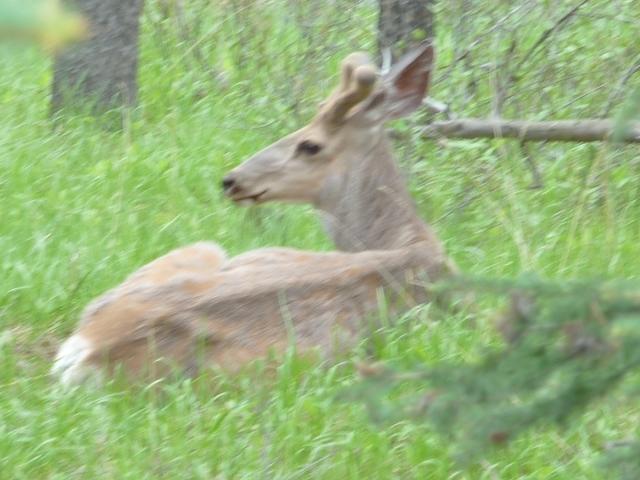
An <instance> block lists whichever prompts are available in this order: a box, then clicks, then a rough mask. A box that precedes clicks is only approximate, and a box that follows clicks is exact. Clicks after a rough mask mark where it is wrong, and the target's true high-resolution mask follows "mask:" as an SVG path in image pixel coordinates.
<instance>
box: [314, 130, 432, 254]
mask: <svg viewBox="0 0 640 480" xmlns="http://www.w3.org/2000/svg"><path fill="white" fill-rule="evenodd" d="M343 155H345V156H346V157H345V160H346V161H345V162H341V164H342V165H345V167H344V168H343V169H342V170H340V171H338V172H336V174H335V175H334V176H333V177H332V178H330V180H329V181H328V182H327V185H326V186H325V188H324V189H323V191H322V193H321V195H320V196H319V198H318V200H317V202H316V205H315V206H316V208H318V209H319V210H320V212H321V217H322V219H323V222H324V225H325V228H326V230H327V232H328V234H329V236H330V237H331V238H332V240H333V242H334V244H335V245H336V247H337V248H338V249H340V250H343V251H349V252H357V251H363V250H391V249H399V248H404V247H409V246H412V245H415V244H418V243H421V242H425V241H426V242H428V243H430V247H431V248H434V249H436V250H437V251H438V252H440V251H442V247H441V246H440V242H439V241H438V239H437V238H436V236H435V234H434V233H433V232H432V230H431V228H430V227H429V226H428V225H427V224H425V223H424V222H423V221H422V220H421V219H420V218H419V217H418V215H417V212H416V207H415V205H414V203H413V200H412V199H411V196H410V195H409V192H408V190H407V186H406V183H405V180H404V178H403V176H402V174H401V173H400V171H399V169H398V167H397V165H396V162H395V160H394V158H393V154H392V152H391V146H390V144H389V140H388V139H387V138H386V135H384V134H380V135H379V136H377V137H376V140H375V142H373V143H369V144H368V145H361V146H360V148H356V147H354V148H353V149H352V150H351V151H346V152H344V153H343Z"/></svg>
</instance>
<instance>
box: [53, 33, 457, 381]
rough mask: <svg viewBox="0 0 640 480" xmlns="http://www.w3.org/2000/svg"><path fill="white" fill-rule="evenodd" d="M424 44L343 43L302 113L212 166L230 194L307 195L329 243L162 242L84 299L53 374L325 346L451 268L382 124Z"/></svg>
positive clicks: (418, 69)
mask: <svg viewBox="0 0 640 480" xmlns="http://www.w3.org/2000/svg"><path fill="white" fill-rule="evenodd" d="M433 57H434V49H433V46H432V45H431V44H427V43H425V44H423V45H421V46H420V47H419V48H418V49H416V50H414V51H413V52H411V53H409V54H408V55H406V56H405V57H404V58H402V59H401V60H400V61H399V62H398V63H397V64H396V65H394V66H393V67H391V68H390V69H389V71H388V72H387V73H386V74H384V75H381V74H380V73H379V72H378V69H377V68H376V66H375V65H374V64H373V63H372V61H371V60H370V58H369V56H368V55H367V54H366V53H363V52H356V53H352V54H350V55H348V56H347V57H346V58H345V59H344V61H343V62H342V65H341V72H340V81H339V85H338V86H337V87H336V88H335V90H334V91H333V92H332V93H331V95H330V96H329V97H328V98H327V100H326V101H325V102H323V103H322V104H321V105H320V108H319V110H318V111H317V114H316V115H315V116H314V117H313V119H312V120H311V122H310V123H309V124H308V125H306V126H304V127H302V128H301V129H299V130H297V131H295V132H293V133H291V134H289V135H287V136H285V137H284V138H282V139H280V140H278V141H276V142H275V143H273V144H272V145H270V146H268V147H266V148H264V149H263V150H261V151H259V152H258V153H256V154H255V155H253V156H252V157H251V158H249V159H247V160H246V161H245V162H244V163H242V164H240V165H239V166H238V167H236V168H235V169H233V170H231V171H230V172H228V174H227V175H225V176H224V178H223V179H222V182H221V183H222V185H221V186H222V189H223V193H224V195H225V196H226V197H228V198H229V199H230V200H232V201H233V202H235V203H236V204H238V205H257V204H263V203H267V202H290V203H307V204H311V205H313V206H314V207H315V209H316V210H317V211H318V212H319V213H320V216H321V218H322V221H323V223H324V226H325V228H326V230H327V233H328V235H329V236H330V237H331V239H332V240H333V243H334V244H335V246H336V248H337V250H336V251H329V252H311V251H303V250H297V249H292V248H286V247H277V248H261V249H256V250H252V251H249V252H246V253H243V254H240V255H237V256H235V257H231V258H229V257H228V256H227V255H226V253H225V251H224V250H223V249H222V248H221V247H220V246H218V245H217V244H215V243H213V242H200V243H196V244H193V245H189V246H186V247H183V248H178V249H176V250H174V251H172V252H169V253H168V254H166V255H164V256H161V257H159V258H158V259H156V260H154V261H152V262H151V263H149V264H147V265H145V266H143V267H141V268H140V269H139V270H137V271H136V272H134V273H133V274H131V275H130V276H129V277H128V278H127V279H125V280H124V282H123V283H121V284H120V285H118V286H116V287H115V288H113V289H112V290H110V291H108V292H106V293H105V294H103V295H102V296H100V297H98V298H97V299H95V300H94V301H92V302H91V303H90V304H89V305H88V306H87V307H86V308H85V310H84V311H83V313H82V315H81V319H80V321H79V324H78V326H77V328H76V330H75V331H74V332H73V333H72V335H71V336H70V337H69V338H68V339H67V340H66V341H64V342H63V344H62V345H61V346H60V348H59V351H58V353H57V356H56V358H55V360H54V365H53V367H52V373H53V374H54V375H55V376H56V378H57V379H58V380H59V381H60V382H61V383H62V384H64V385H77V384H80V383H85V382H86V381H88V380H89V379H97V380H98V381H99V382H102V381H104V380H105V379H108V378H111V377H113V376H114V375H115V374H116V372H121V373H123V374H124V375H125V376H126V378H131V379H145V380H156V379H162V378H165V377H166V376H168V375H171V374H173V373H176V372H177V373H179V374H181V375H195V374H197V373H198V372H200V371H201V369H202V368H205V367H208V366H217V367H219V368H222V369H224V370H228V371H237V370H238V369H239V368H241V367H242V366H244V365H247V364H248V363H250V362H251V361H253V360H255V359H258V358H266V357H267V356H268V355H269V354H270V352H275V353H283V352H285V351H286V349H287V348H290V347H291V346H292V345H293V346H294V347H295V349H296V352H300V353H305V352H311V353H313V352H316V353H318V354H319V355H320V356H321V357H322V358H333V357H334V356H335V355H336V354H338V353H339V352H344V351H348V350H349V349H350V348H353V346H354V345H355V344H356V343H357V342H358V341H359V340H361V339H362V337H363V336H364V335H366V333H367V332H368V331H369V330H368V329H369V328H370V327H371V321H372V320H371V319H372V318H375V317H376V313H377V312H378V311H379V308H380V299H381V294H383V295H385V298H386V299H388V300H387V302H388V307H387V308H388V309H389V312H390V313H389V315H396V314H399V313H401V312H403V311H406V310H407V309H410V308H412V307H413V306H415V305H416V304H420V303H425V302H429V301H431V300H432V297H433V295H432V293H431V292H430V289H429V288H428V285H431V284H432V283H433V282H436V281H438V280H440V279H443V278H447V277H448V276H451V275H456V273H457V268H456V266H455V264H454V263H453V261H452V260H451V259H450V258H449V257H448V256H447V254H446V252H445V249H444V246H443V244H442V242H441V241H440V240H439V238H438V237H437V235H436V234H435V232H434V230H433V228H432V227H431V226H429V225H428V224H427V223H426V222H424V221H423V220H422V219H420V217H419V216H418V213H417V209H416V206H415V205H414V203H413V201H412V199H411V196H410V194H409V191H408V188H407V185H406V181H405V179H404V178H403V175H402V173H401V171H400V168H399V166H398V165H397V164H396V161H395V159H394V155H393V153H392V148H391V142H390V140H389V138H387V133H386V127H385V124H386V122H387V121H389V120H392V119H396V118H401V117H404V116H407V115H409V114H411V113H412V112H413V111H415V110H416V109H417V108H418V107H419V106H420V105H421V103H422V101H423V97H424V96H425V94H426V92H427V89H428V87H429V84H430V79H431V71H432V68H433ZM391 312H392V313H391Z"/></svg>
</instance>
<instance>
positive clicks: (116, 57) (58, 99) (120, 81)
mask: <svg viewBox="0 0 640 480" xmlns="http://www.w3.org/2000/svg"><path fill="white" fill-rule="evenodd" d="M143 2H144V0H75V1H74V2H73V4H72V6H73V7H74V8H75V9H76V10H77V11H79V12H80V13H81V14H82V15H84V17H85V18H86V20H87V21H88V23H89V38H88V39H87V40H85V41H83V42H81V43H77V44H75V45H72V46H70V47H69V48H68V49H66V50H64V51H63V52H61V53H60V54H59V55H57V56H56V59H55V65H54V75H53V88H52V97H51V111H52V113H55V112H57V111H58V110H60V109H61V108H62V107H64V106H79V105H83V104H88V105H90V106H92V107H93V108H94V111H96V112H102V111H106V110H109V109H111V108H116V107H121V106H128V105H134V104H135V103H136V99H137V94H138V84H137V71H138V27H139V23H140V22H139V20H140V14H141V12H142V6H143Z"/></svg>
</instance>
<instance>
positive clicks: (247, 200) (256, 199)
mask: <svg viewBox="0 0 640 480" xmlns="http://www.w3.org/2000/svg"><path fill="white" fill-rule="evenodd" d="M267 191H268V190H267V189H265V190H263V191H261V192H260V193H256V194H254V195H245V196H243V197H233V198H232V199H231V200H233V201H234V202H236V203H239V204H241V205H252V204H255V203H260V201H261V200H262V197H264V194H265V193H267Z"/></svg>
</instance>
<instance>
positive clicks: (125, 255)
mask: <svg viewBox="0 0 640 480" xmlns="http://www.w3.org/2000/svg"><path fill="white" fill-rule="evenodd" d="M636 3H637V2H635V1H634V0H626V1H625V0H611V1H610V0H607V1H604V0H593V1H590V2H587V3H585V4H584V5H583V6H582V7H581V8H580V9H579V10H578V11H576V12H575V14H573V15H571V16H570V18H568V19H567V20H566V21H563V22H560V20H561V19H562V18H563V17H564V16H566V14H567V13H568V12H569V11H570V10H572V9H573V8H574V7H575V5H576V2H572V1H566V0H560V1H556V2H544V1H541V2H529V1H525V0H521V1H520V0H519V1H515V2H503V1H498V0H493V1H487V2H475V1H472V0H458V1H452V2H439V3H438V4H437V6H436V34H437V38H436V43H437V48H438V70H437V75H436V78H435V82H434V86H433V91H432V94H433V96H434V97H435V98H437V99H439V100H441V101H446V102H448V103H449V104H450V106H451V109H452V111H453V112H455V113H456V114H458V115H461V116H462V115H465V116H472V115H474V116H487V115H491V114H492V113H494V114H495V113H500V114H501V115H503V116H505V117H523V118H530V119H552V118H587V117H598V116H609V115H611V114H615V113H618V111H619V108H620V107H619V106H620V103H621V101H622V100H623V98H624V97H625V95H627V93H626V92H630V91H632V89H633V88H637V87H638V85H639V81H640V79H639V78H638V76H637V75H634V74H633V73H629V72H633V71H634V65H637V64H638V61H639V60H640V50H639V48H640V47H639V45H638V42H637V28H636V25H637V24H638V22H640V11H639V9H638V7H637V4H636ZM559 22H560V23H559ZM375 25H376V5H375V2H372V1H364V0H363V1H359V2H353V1H345V0H333V1H327V2H322V8H319V7H318V3H317V2H311V1H293V0H290V1H286V0H224V1H218V2H209V1H205V0H194V1H192V2H181V1H178V0H175V1H169V0H164V1H161V0H154V1H148V2H147V5H146V11H145V14H144V18H143V25H142V37H141V59H140V87H141V89H140V106H139V108H138V109H136V110H135V111H131V112H126V111H125V112H121V123H122V129H121V130H118V131H105V130H104V129H103V128H101V126H100V125H99V124H98V122H97V121H96V120H94V119H92V118H91V117H83V116H76V117H73V118H70V119H68V120H66V121H65V122H64V123H62V124H59V125H57V127H56V128H53V126H52V124H51V123H50V121H49V120H48V118H47V113H48V110H47V109H48V95H49V84H50V80H51V73H50V59H49V58H47V57H46V56H44V54H43V53H42V52H41V51H39V50H37V49H35V48H34V49H27V50H25V49H24V47H18V46H16V45H2V46H0V50H2V53H1V55H2V58H3V62H2V63H0V124H1V125H2V128H0V199H1V201H0V218H1V219H2V221H1V222H0V249H1V250H2V252H3V256H2V259H0V361H1V362H2V365H1V366H2V368H0V387H1V388H0V472H2V475H3V476H7V477H8V478H74V477H78V478H85V477H93V476H97V475H100V476H103V477H116V478H129V477H131V478H144V477H154V478H155V477H160V478H161V477H163V476H166V477H176V476H184V475H185V472H189V473H190V474H191V476H192V477H195V478H212V477H216V476H217V477H219V478H236V477H256V476H264V477H268V478H307V477H316V478H371V477H378V478H379V477H383V478H386V477H389V478H390V477H398V476H399V477H403V478H425V477H432V478H536V479H539V478H601V475H602V471H601V470H598V469H597V468H596V465H595V459H596V458H598V454H599V453H600V452H601V451H602V450H603V449H604V448H605V446H606V445H607V444H608V443H609V442H615V441H618V440H619V439H625V438H629V437H633V436H637V434H638V425H639V424H640V413H639V409H638V406H639V405H638V401H637V398H633V397H630V396H628V395H623V394H622V393H620V394H617V395H615V396H614V397H612V398H609V399H606V400H601V401H599V402H596V403H595V405H594V406H592V407H591V408H590V409H588V410H587V411H586V412H585V413H583V414H582V415H581V416H580V417H579V418H578V420H579V421H578V422H575V423H572V424H570V425H568V426H567V427H566V428H563V429H559V428H558V427H556V426H551V425H539V426H537V427H536V428H534V429H533V430H532V431H529V432H526V433H524V434H523V435H522V436H521V437H519V438H518V439H516V440H515V441H514V442H513V443H512V444H510V445H509V446H508V447H507V448H506V449H504V450H501V451H496V452H493V451H490V452H487V453H484V454H483V455H482V457H481V458H480V459H479V460H476V461H474V462H471V463H470V464H468V465H464V466H462V465H461V464H459V463H455V462H454V461H453V460H452V457H451V455H450V454H451V453H452V449H453V448H454V447H452V445H451V444H450V442H449V441H448V439H447V438H446V437H444V436H442V435H440V434H439V433H438V432H437V431H436V430H435V429H434V428H433V427H431V426H429V425H426V424H424V425H423V424H416V423H413V422H410V421H406V420H398V421H397V422H393V423H391V424H387V425H383V426H377V425H371V424H370V422H369V417H368V415H367V412H366V409H364V408H363V407H362V406H361V405H359V404H352V403H346V402H342V403H341V402H338V403H336V402H335V399H336V397H337V396H338V395H339V393H341V392H343V391H344V389H345V387H348V386H350V385H353V384H354V383H355V382H357V375H356V374H355V372H354V370H355V369H354V367H353V363H354V362H358V361H360V360H361V359H364V358H369V357H368V356H369V355H370V354H373V355H374V357H375V358H377V359H382V360H385V361H387V362H390V363H392V364H393V365H394V366H395V367H396V368H398V369H408V368H412V367H413V366H414V365H415V364H416V363H421V364H423V365H427V366H428V365H432V364H434V363H436V362H441V361H443V360H446V361H456V360H460V361H463V360H473V359H477V358H479V356H480V355H481V353H482V352H484V351H485V350H484V349H485V348H486V345H497V344H498V340H497V336H496V334H495V333H494V330H493V328H492V324H493V321H494V314H493V313H492V312H493V311H494V309H495V306H496V301H495V300H492V299H485V300H483V301H482V302H481V305H480V306H479V308H478V310H479V311H478V312H477V314H476V315H475V317H476V318H475V321H474V322H471V321H469V319H468V318H467V316H465V315H464V314H456V315H443V314H436V313H435V312H433V311H432V309H431V308H429V307H422V308H420V309H417V310H416V311H414V312H412V313H411V314H410V315H407V316H406V317H403V318H401V319H388V320H389V322H388V323H389V326H388V327H385V328H383V329H381V330H380V331H379V332H377V334H376V336H375V337H374V338H373V339H371V340H369V341H368V342H364V343H363V345H362V347H361V348H359V349H357V350H356V351H354V352H353V353H352V354H351V355H349V356H348V357H347V358H345V359H344V361H342V362H339V363H338V364H336V365H333V366H328V367H327V366H324V367H323V366H318V365H308V364H305V363H304V362H303V361H302V360H300V359H297V358H296V357H295V356H293V355H290V356H287V357H286V358H285V359H284V360H283V362H282V365H281V366H280V367H279V368H278V370H277V372H276V374H275V378H271V379H269V380H267V379H265V378H264V377H265V375H262V374H261V372H262V369H263V368H265V367H264V366H261V365H256V366H255V368H254V369H253V371H249V372H247V373H246V374H244V375H241V376H239V377H231V378H229V377H227V376H226V375H224V374H223V373H221V372H219V373H215V374H212V376H214V377H215V379H214V381H212V380H211V378H206V379H202V382H199V381H196V382H184V383H180V384H174V385H169V386H167V387H166V389H165V391H163V393H162V394H159V393H158V392H157V390H154V389H149V390H145V391H136V392H127V391H125V392H123V391H121V390H118V389H117V388H113V389H107V391H106V392H104V391H103V392H95V391H90V390H87V391H80V392H76V393H75V394H74V395H62V394H61V393H60V392H58V391H57V390H56V389H55V388H52V386H51V385H50V383H49V380H48V377H47V371H48V368H49V361H50V357H51V354H52V352H53V350H54V348H55V347H56V346H57V345H58V343H59V341H60V339H62V338H63V337H64V336H65V335H67V334H68V333H69V332H70V331H71V330H72V328H73V326H74V325H75V322H76V321H77V318H78V315H79V312H80V310H81V309H82V307H83V306H84V305H85V304H86V303H87V302H88V301H89V300H90V299H91V298H92V297H94V296H96V295H98V294H99V293H101V292H103V291H104V290H105V289H107V288H109V287H110V286H113V285H114V284H116V283H117V282H118V281H120V280H121V279H123V278H124V277H125V276H126V275H127V274H128V273H129V272H131V271H132V270H133V269H134V268H136V267H138V266H140V265H142V264H143V263H144V262H146V261H149V260H151V259H152V258H154V257H156V256H158V255H160V254H162V253H164V252H166V251H167V250H169V249H171V248H174V247H177V246H179V245H183V244H186V243H189V242H193V241H196V240H200V239H203V238H205V239H214V240H215V241H218V242H219V243H221V244H222V245H223V246H224V247H225V248H226V249H228V250H229V251H230V252H231V253H238V252H241V251H245V250H248V249H251V248H255V247H258V246H264V245H289V246H295V247H299V248H308V249H314V250H319V249H328V248H331V245H329V243H328V241H327V240H326V239H325V236H324V234H323V233H322V231H321V230H320V228H319V227H318V226H317V225H316V222H315V219H314V217H313V215H312V213H311V211H310V210H309V209H306V208H301V207H283V206H271V207H265V208H262V209H260V210H255V211H253V210H249V211H246V210H240V209H238V208H236V207H234V206H232V205H230V204H228V203H227V202H226V201H224V200H223V199H222V196H221V193H220V188H219V181H220V178H221V176H222V174H223V173H224V172H225V171H226V170H228V169H229V168H231V167H232V166H234V165H236V164H237V163H239V162H240V161H241V160H242V159H243V158H244V157H246V156H248V155H250V154H251V153H253V152H254V151H256V150H258V149H259V148H262V147H263V146H265V145H267V144H269V143H270V142H272V141H273V140H275V139H277V138H278V137H279V136H280V135H283V134H285V133H287V132H289V131H290V130H292V129H294V128H296V127H298V126H299V125H300V124H301V123H302V122H304V121H305V120H306V119H308V118H309V117H310V116H311V115H312V113H313V111H314V109H315V107H316V105H317V103H318V102H319V101H320V100H321V99H322V97H323V95H325V94H326V93H327V92H328V91H329V89H330V88H331V87H332V86H333V84H334V82H335V80H336V74H337V65H338V64H339V62H340V60H341V58H342V57H343V56H344V55H345V54H346V53H348V52H350V51H352V50H354V49H365V50H370V51H374V48H375V44H376V42H375V33H376V32H375ZM419 117H420V115H418V116H417V117H416V118H414V119H412V120H411V121H405V122H401V123H399V124H397V125H395V127H396V128H397V129H398V130H399V131H400V132H401V136H402V141H401V142H398V145H397V152H398V158H399V160H400V162H401V164H402V167H403V169H404V170H405V172H406V173H407V177H408V179H409V182H410V184H411V188H412V190H413V192H414V194H415V198H416V201H417V202H418V205H419V208H420V211H421V213H422V215H423V216H424V217H425V218H427V219H429V220H430V221H431V222H432V223H433V224H434V225H435V227H436V229H437V230H438V232H439V234H440V236H441V237H442V238H443V239H444V241H445V242H446V244H447V247H448V249H449V251H450V252H451V254H452V256H453V257H454V258H455V259H456V261H457V262H458V263H459V264H460V266H461V267H462V268H463V269H464V270H465V271H467V272H469V273H471V274H474V275H478V276H490V277H503V276H513V275H516V274H518V273H519V272H521V271H525V270H534V271H537V272H539V273H540V274H541V275H544V276H550V277H554V278H557V279H558V280H563V279H568V278H576V277H593V276H598V277H601V278H604V279H608V278H616V277H620V278H628V279H633V278H636V279H637V278H638V260H637V259H638V258H640V244H639V243H638V241H637V238H638V237H639V234H640V182H639V181H638V180H639V178H640V157H638V155H637V148H635V147H624V146H622V147H620V146H614V145H610V144H602V145H600V144H593V145H579V144H535V145H534V144H532V145H525V146H520V145H518V144H516V143H513V142H489V141H484V140H478V141H450V142H447V143H441V144H438V143H432V142H422V141H419V139H418V135H417V130H418V128H417V125H418V124H419V122H420V121H421V118H419ZM534 166H535V168H537V169H538V170H539V172H540V175H541V178H542V186H541V187H540V188H535V189H534V188H531V186H532V184H533V183H534V182H533V178H534V177H533V172H534V171H535V170H534ZM392 323H393V325H392ZM211 385H213V386H211ZM636 397H637V396H636ZM618 452H619V454H620V455H624V454H625V452H624V451H620V450H619V451H618ZM626 454H629V453H628V452H627V453H626Z"/></svg>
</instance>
